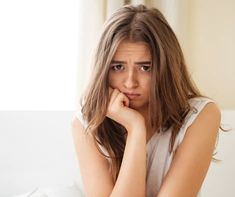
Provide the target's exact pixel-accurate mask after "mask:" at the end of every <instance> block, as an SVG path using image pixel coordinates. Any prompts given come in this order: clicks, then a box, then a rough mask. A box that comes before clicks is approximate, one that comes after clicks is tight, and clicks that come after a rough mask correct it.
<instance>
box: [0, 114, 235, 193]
mask: <svg viewBox="0 0 235 197" xmlns="http://www.w3.org/2000/svg"><path fill="white" fill-rule="evenodd" d="M73 113H74V112H73V111H28V112H25V111H15V112H14V111H5V112H0V197H14V196H15V197H16V196H17V197H26V196H29V197H45V196H49V197H54V196H56V197H65V196H66V197H73V196H76V197H80V196H82V184H81V177H80V174H79V168H78V162H77V159H76V154H75V151H74V146H73V141H72V136H71V133H70V122H71V119H72V116H73ZM222 120H223V123H224V124H226V125H230V127H232V128H235V110H223V111H222ZM234 145H235V132H234V130H232V131H230V132H228V133H223V132H221V135H220V138H219V144H218V150H217V151H218V154H217V155H216V158H219V159H221V160H222V162H221V163H218V164H215V163H212V164H211V166H210V168H209V172H208V175H207V177H206V179H205V181H204V184H203V188H202V196H205V197H207V196H213V197H220V196H233V195H234V194H235V187H234V186H233V182H234V181H233V179H234V177H235V170H234V166H235V158H234V157H233V155H235V148H234ZM34 190H35V191H34ZM33 191H34V193H32V192H33ZM30 192H31V193H32V194H31V196H30V195H29V194H30Z"/></svg>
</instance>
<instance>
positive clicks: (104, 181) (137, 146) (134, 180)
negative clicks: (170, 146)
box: [72, 118, 146, 197]
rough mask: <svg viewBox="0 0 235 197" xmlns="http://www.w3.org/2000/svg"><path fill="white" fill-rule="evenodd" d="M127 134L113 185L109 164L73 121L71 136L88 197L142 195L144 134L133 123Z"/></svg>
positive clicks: (78, 124) (89, 138)
mask: <svg viewBox="0 0 235 197" xmlns="http://www.w3.org/2000/svg"><path fill="white" fill-rule="evenodd" d="M129 130H135V132H129V134H128V136H127V141H126V147H125V151H124V155H123V161H122V165H121V169H120V172H119V176H118V179H117V181H116V184H114V183H113V182H112V177H111V174H110V171H109V164H108V161H107V160H106V159H105V158H104V157H103V156H102V155H101V154H100V152H99V151H98V150H97V148H96V146H95V143H94V140H93V138H92V137H91V136H89V135H87V136H85V135H84V134H83V131H84V128H83V127H82V125H81V123H80V121H79V120H78V119H77V118H74V120H73V121H72V134H73V139H74V144H75V148H76V152H77V157H78V160H79V166H80V172H81V176H82V180H83V184H84V189H85V194H86V196H87V197H93V196H95V197H106V196H107V197H108V196H110V194H111V196H112V197H116V196H118V197H119V196H123V197H125V196H128V197H129V196H136V197H138V196H145V173H146V172H145V171H146V167H145V165H146V151H145V150H146V149H145V145H146V131H145V125H144V124H141V125H138V124H136V127H135V128H131V129H129Z"/></svg>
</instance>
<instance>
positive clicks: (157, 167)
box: [75, 97, 214, 197]
mask: <svg viewBox="0 0 235 197" xmlns="http://www.w3.org/2000/svg"><path fill="white" fill-rule="evenodd" d="M210 102H214V101H213V100H210V99H208V98H204V97H197V98H192V99H190V100H189V103H190V105H191V106H192V107H194V108H195V109H196V110H191V111H190V112H189V113H188V114H187V116H186V118H185V121H184V124H183V125H182V127H181V129H180V131H179V133H178V135H177V137H176V139H175V143H174V147H173V152H172V153H169V143H170V138H171V129H169V130H167V131H165V132H160V133H157V132H156V133H155V134H154V135H153V136H152V137H151V138H150V139H149V141H148V143H147V144H146V156H147V157H146V160H147V161H146V162H147V163H146V169H147V172H146V193H147V197H156V196H157V193H158V192H159V189H160V187H161V184H162V181H163V178H164V177H165V175H166V173H167V171H168V170H169V167H170V165H171V162H172V159H173V153H174V151H175V150H176V149H177V147H178V146H179V144H180V143H181V142H182V140H183V138H184V136H185V133H186V130H187V128H188V127H189V126H190V125H191V124H192V123H193V121H194V120H195V119H196V117H197V116H198V114H199V113H200V112H201V111H202V109H203V108H204V107H205V105H206V104H207V103H210ZM75 116H76V117H77V118H78V119H79V120H80V122H81V123H82V124H83V126H84V127H86V126H87V123H86V122H85V121H84V119H83V117H82V114H81V111H80V110H78V111H76V113H75ZM101 148H102V150H103V151H104V152H105V154H107V151H106V150H105V149H104V148H103V147H101ZM200 196H201V195H200V191H199V193H198V195H197V197H200Z"/></svg>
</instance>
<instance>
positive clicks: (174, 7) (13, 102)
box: [0, 0, 235, 197]
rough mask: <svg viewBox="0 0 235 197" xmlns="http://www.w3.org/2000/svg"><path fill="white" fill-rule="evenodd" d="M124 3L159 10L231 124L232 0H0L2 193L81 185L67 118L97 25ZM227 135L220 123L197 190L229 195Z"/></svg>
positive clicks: (231, 137)
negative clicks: (211, 159) (214, 147)
mask: <svg viewBox="0 0 235 197" xmlns="http://www.w3.org/2000/svg"><path fill="white" fill-rule="evenodd" d="M127 3H132V4H140V3H142V4H145V5H148V6H155V7H156V8H158V9H160V10H161V11H162V13H163V14H164V15H165V17H166V18H167V20H168V22H169V23H170V25H171V27H172V28H173V30H174V31H175V33H176V35H177V37H178V39H179V41H180V44H181V46H182V49H183V52H184V55H185V58H186V62H187V65H188V67H189V70H190V73H191V75H192V77H193V79H194V80H195V82H196V84H197V85H198V87H199V89H200V90H201V91H202V93H203V94H205V95H207V96H209V97H211V98H213V99H214V100H215V101H216V102H217V103H218V105H219V107H220V108H221V110H222V120H223V124H224V125H225V127H226V128H232V129H233V128H234V127H235V77H234V73H235V58H234V55H235V54H234V51H235V37H234V35H235V12H234V10H235V1H233V0H223V1H220V0H197V1H193V0H145V1H144V0H132V1H131V0H129V1H128V0H126V1H125V0H41V1H36V0H21V1H17V0H0V185H1V188H0V196H6V197H7V196H13V195H15V194H19V193H22V192H25V191H27V190H30V189H33V188H35V187H44V186H49V187H50V186H52V185H56V186H59V187H61V186H64V187H65V186H68V185H72V184H74V183H76V184H78V185H80V184H81V181H80V175H79V173H78V163H77V162H76V158H75V153H74V150H73V142H72V138H71V136H70V132H69V130H70V122H71V119H72V117H73V115H74V112H75V111H76V110H77V108H78V105H79V98H80V96H81V94H82V92H83V91H84V89H85V87H86V84H87V82H88V78H89V72H90V68H91V60H92V56H93V53H94V47H95V46H96V43H97V41H98V39H99V35H100V33H101V30H102V25H103V23H104V21H105V20H106V18H107V17H109V16H110V14H111V13H112V12H113V11H114V10H116V9H117V8H119V7H120V6H122V5H124V4H127ZM234 141H235V134H234V130H232V131H230V132H228V133H223V132H221V134H220V138H219V143H218V150H217V151H218V154H217V156H216V158H218V159H221V160H222V162H220V163H218V164H216V163H212V164H211V167H210V169H209V171H208V176H207V177H206V180H205V184H204V186H203V188H202V190H203V192H202V194H203V196H205V197H207V196H208V197H210V196H215V197H217V196H218V197H219V196H226V197H232V196H234V195H235V188H234V187H233V184H232V182H233V178H234V177H235V170H234V168H233V166H235V159H234V158H233V155H234V154H235V151H234V146H233V145H234Z"/></svg>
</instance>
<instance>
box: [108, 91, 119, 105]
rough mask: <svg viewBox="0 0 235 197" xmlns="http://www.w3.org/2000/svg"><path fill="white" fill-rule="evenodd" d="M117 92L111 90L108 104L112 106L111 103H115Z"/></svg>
mask: <svg viewBox="0 0 235 197" xmlns="http://www.w3.org/2000/svg"><path fill="white" fill-rule="evenodd" d="M119 93H120V92H119V90H118V89H113V91H112V93H111V97H110V101H109V104H110V105H112V104H113V102H114V101H115V99H116V97H117V95H118V94H119Z"/></svg>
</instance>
